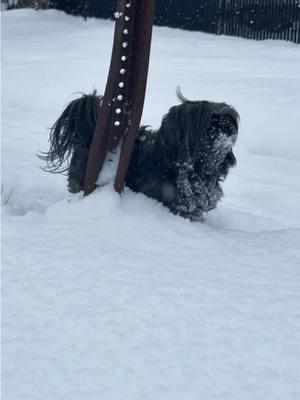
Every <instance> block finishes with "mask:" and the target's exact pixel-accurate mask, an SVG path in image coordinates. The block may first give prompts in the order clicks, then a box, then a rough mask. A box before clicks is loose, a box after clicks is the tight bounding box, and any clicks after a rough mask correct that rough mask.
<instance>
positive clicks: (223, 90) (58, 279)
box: [2, 10, 300, 400]
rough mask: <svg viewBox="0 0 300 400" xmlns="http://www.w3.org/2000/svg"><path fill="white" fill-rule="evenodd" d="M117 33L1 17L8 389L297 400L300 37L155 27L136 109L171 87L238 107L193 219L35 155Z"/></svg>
mask: <svg viewBox="0 0 300 400" xmlns="http://www.w3.org/2000/svg"><path fill="white" fill-rule="evenodd" d="M112 34H113V24H112V23H111V22H109V21H101V20H90V21H88V22H84V21H83V20H81V19H79V18H74V17H70V16H66V15H64V14H63V13H60V12H57V11H47V12H34V11H30V10H22V11H20V10H19V11H9V12H7V11H6V12H3V14H2V35H3V36H2V39H3V42H2V46H3V65H2V95H3V96H2V132H3V141H2V203H3V205H4V207H3V212H2V245H3V254H2V325H3V332H2V339H3V340H2V345H3V348H2V376H3V384H2V394H3V398H5V399H6V400H20V399H26V400H27V399H28V400H29V399H30V400H37V399H39V400H58V399H64V400H66V399H67V400H77V399H78V400H79V399H80V400H82V399H88V400H94V399H95V400H96V399H97V400H99V399H101V400H102V399H105V400H108V399H116V400H119V399H136V400H137V399H141V400H147V399H149V400H152V399H162V400H169V399H170V400H177V399H178V400H179V399H180V400H181V399H185V400H198V399H199V400H212V399H214V400H225V399H228V400H254V399H255V400H260V399H261V400H262V399H263V400H277V399H278V400H283V399H284V400H297V399H299V398H300V311H299V310H300V272H299V271H300V182H299V176H300V157H299V152H300V132H299V104H300V95H299V93H300V74H299V67H300V51H299V46H297V45H294V44H290V43H285V42H271V41H266V42H254V41H247V40H243V39H236V38H228V37H215V36H211V35H208V34H203V33H191V32H182V31H180V30H174V29H168V28H155V29H154V38H153V48H152V58H151V65H150V76H149V84H148V91H147V99H146V105H145V112H144V116H143V122H144V123H145V124H152V125H153V126H154V127H158V125H159V123H160V119H161V117H162V115H163V114H164V113H165V112H166V111H167V110H168V108H169V107H170V106H171V105H173V104H175V102H176V99H175V87H176V86H177V85H181V88H182V91H183V93H184V95H185V96H186V97H188V98H191V99H204V98H205V99H209V100H214V101H226V102H228V103H230V104H233V105H234V106H235V107H236V108H237V110H238V111H239V113H240V115H241V129H240V137H239V139H238V143H237V145H236V147H235V154H236V157H237V159H238V167H237V168H236V169H235V170H234V171H233V172H231V174H230V176H229V178H228V179H227V180H226V182H225V183H224V192H225V197H224V199H223V201H222V203H221V204H220V205H219V207H218V209H217V210H215V211H214V212H212V213H210V214H209V216H208V217H207V220H206V222H205V223H204V224H200V223H191V222H189V221H186V220H184V219H182V218H180V217H175V216H173V215H172V214H170V213H169V212H168V210H167V209H165V208H164V207H163V206H161V205H160V204H158V203H156V202H155V201H153V200H151V199H147V198H146V197H144V196H142V195H138V194H134V193H131V192H130V191H128V190H126V191H125V193H124V194H123V195H122V196H121V197H119V196H118V195H117V194H115V193H114V192H113V191H112V189H111V188H110V187H109V186H108V187H106V188H104V189H102V190H101V191H98V192H97V193H95V194H93V195H91V196H90V197H88V198H85V199H84V200H83V199H82V197H81V195H76V196H71V195H69V194H68V193H67V191H66V188H65V186H66V182H65V177H63V176H58V175H50V174H46V173H44V172H42V171H41V170H40V169H39V166H40V160H38V159H37V158H36V157H35V153H36V152H37V151H38V150H46V149H47V139H48V131H47V129H46V128H48V127H49V126H51V124H52V123H53V121H54V120H55V118H57V116H58V114H59V113H60V112H61V111H62V109H63V107H64V106H65V104H66V103H67V102H68V101H70V99H72V98H74V96H73V97H72V96H71V94H72V93H74V92H76V91H85V92H86V91H91V90H92V89H93V88H97V89H99V90H100V91H101V90H103V87H104V84H105V80H106V75H107V69H108V64H109V58H110V50H111V43H112Z"/></svg>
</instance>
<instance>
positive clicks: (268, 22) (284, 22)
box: [50, 0, 300, 43]
mask: <svg viewBox="0 0 300 400" xmlns="http://www.w3.org/2000/svg"><path fill="white" fill-rule="evenodd" d="M128 1H129V0H128ZM50 3H52V6H53V7H55V8H59V9H61V10H64V11H66V12H68V13H72V14H76V15H83V16H84V17H86V18H88V17H101V18H110V17H112V15H113V12H114V11H115V5H116V1H115V0H52V1H50ZM155 24H156V25H163V26H171V27H176V28H182V29H189V30H196V31H203V32H209V33H214V34H216V35H231V36H240V37H244V38H249V39H256V40H263V39H282V40H288V41H291V42H294V43H300V0H156V16H155Z"/></svg>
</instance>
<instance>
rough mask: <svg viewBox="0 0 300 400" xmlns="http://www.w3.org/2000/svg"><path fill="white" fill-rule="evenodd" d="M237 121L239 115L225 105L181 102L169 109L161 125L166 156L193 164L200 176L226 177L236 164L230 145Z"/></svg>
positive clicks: (234, 140)
mask: <svg viewBox="0 0 300 400" xmlns="http://www.w3.org/2000/svg"><path fill="white" fill-rule="evenodd" d="M238 120H239V116H238V113H237V112H236V111H235V110H234V109H233V108H232V107H230V106H228V105H227V104H225V103H212V102H208V101H184V102H183V104H181V105H179V106H175V107H172V108H171V109H170V111H169V113H168V114H167V115H166V116H165V117H164V120H163V125H162V128H163V129H162V132H163V134H164V140H165V142H166V144H167V145H168V146H169V151H170V154H169V155H170V156H171V157H172V158H173V159H174V160H176V162H178V163H185V162H190V163H192V164H193V166H194V168H193V169H194V171H195V172H196V173H197V174H199V175H200V176H205V175H207V176H209V175H214V176H215V175H216V174H220V176H221V175H223V174H225V175H226V173H227V172H228V167H230V166H233V165H234V164H235V159H234V156H233V153H232V146H233V145H234V143H235V142H236V139H237V134H238ZM171 153H172V154H171ZM226 165H227V169H226V168H225V166H226ZM224 168H225V169H224Z"/></svg>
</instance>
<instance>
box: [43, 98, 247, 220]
mask: <svg viewBox="0 0 300 400" xmlns="http://www.w3.org/2000/svg"><path fill="white" fill-rule="evenodd" d="M177 96H178V98H179V100H180V101H181V104H180V105H178V106H174V107H172V108H171V109H170V110H169V112H168V113H167V114H166V115H165V116H164V118H163V120H162V124H161V127H160V128H159V129H158V130H157V131H153V130H150V129H147V127H141V128H140V129H139V135H138V137H137V139H136V142H135V146H134V150H133V154H132V157H131V161H130V164H129V168H128V171H127V175H126V180H125V183H126V186H128V187H129V188H130V189H132V190H133V191H135V192H142V193H144V194H145V195H147V196H149V197H152V198H154V199H156V200H158V201H160V202H162V203H163V204H164V205H166V206H167V207H168V208H169V209H170V210H171V211H172V212H173V213H174V214H179V215H181V216H183V217H188V218H190V219H199V220H200V219H202V217H203V213H204V212H207V211H209V210H212V209H213V208H215V207H216V205H217V202H218V200H220V198H221V197H222V194H223V192H222V189H221V186H220V183H221V182H222V181H224V179H225V178H226V176H227V174H228V171H229V169H230V167H233V166H234V165H235V164H236V159H235V156H234V154H233V152H232V147H233V145H234V143H235V141H236V139H237V134H238V120H239V116H238V113H237V112H236V111H235V110H234V109H233V108H232V107H230V106H228V105H227V104H225V103H212V102H209V101H189V100H187V99H186V98H184V97H183V95H182V94H181V92H180V91H179V90H178V91H177ZM101 98H102V97H101V96H97V95H96V93H93V94H91V95H83V96H82V97H81V98H79V99H76V100H74V101H72V102H71V103H70V104H69V105H68V107H67V108H66V109H65V110H64V112H63V113H62V115H61V116H60V118H59V119H58V120H57V121H56V122H55V124H54V125H53V127H52V129H51V134H50V150H49V152H48V153H46V154H45V155H44V156H41V158H43V159H44V160H45V161H46V162H47V165H48V167H47V170H48V171H50V172H67V173H68V189H69V191H70V192H72V193H76V192H79V191H80V190H82V189H83V184H84V177H85V171H86V165H87V160H88V154H89V148H90V145H91V142H92V138H93V134H94V130H95V126H96V121H97V118H98V116H99V109H100V102H101ZM70 158H71V160H70ZM69 160H70V162H69ZM63 166H65V167H63ZM62 167H63V168H62Z"/></svg>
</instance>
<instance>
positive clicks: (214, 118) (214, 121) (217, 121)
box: [211, 113, 220, 126]
mask: <svg viewBox="0 0 300 400" xmlns="http://www.w3.org/2000/svg"><path fill="white" fill-rule="evenodd" d="M219 124H220V116H219V115H218V114H215V113H213V114H212V116H211V125H212V126H218V125H219Z"/></svg>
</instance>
